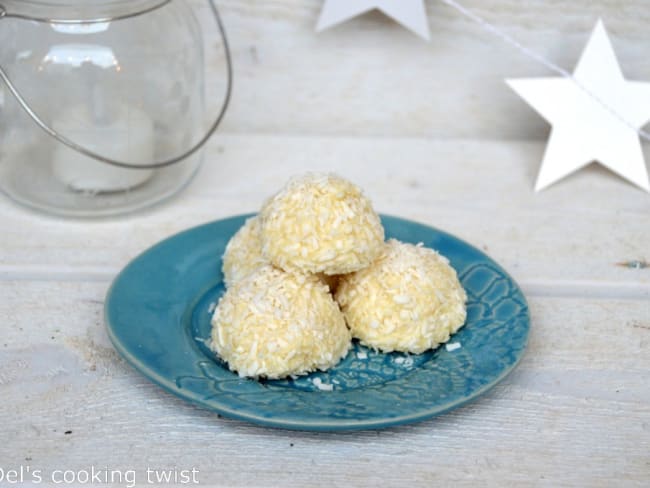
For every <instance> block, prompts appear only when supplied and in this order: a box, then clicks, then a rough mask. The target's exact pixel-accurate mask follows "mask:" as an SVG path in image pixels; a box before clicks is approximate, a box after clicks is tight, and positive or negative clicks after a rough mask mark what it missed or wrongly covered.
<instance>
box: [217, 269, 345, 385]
mask: <svg viewBox="0 0 650 488" xmlns="http://www.w3.org/2000/svg"><path fill="white" fill-rule="evenodd" d="M350 344H351V337H350V331H349V330H348V328H347V327H346V325H345V319H344V318H343V315H342V314H341V312H340V310H339V307H338V305H337V304H336V302H335V301H334V299H333V298H332V295H330V294H329V290H328V288H327V285H325V284H324V283H323V282H322V281H321V280H319V279H318V277H316V276H314V275H301V274H292V273H286V272H284V271H282V270H280V269H277V268H274V267H273V266H270V265H267V266H262V267H261V268H258V269H257V270H255V271H254V272H253V273H251V274H250V275H248V276H247V277H245V278H244V279H242V280H240V281H237V282H235V283H233V285H232V286H231V287H230V288H229V289H228V290H227V291H226V293H225V294H224V295H223V297H222V298H221V300H220V301H219V305H218V306H217V308H216V309H215V311H214V315H213V317H212V340H211V348H212V350H213V351H215V352H216V353H217V354H218V355H219V356H220V357H221V358H222V359H224V360H225V361H227V362H228V366H229V367H230V369H231V370H233V371H236V372H237V373H238V374H239V375H240V376H242V377H243V376H248V377H252V378H258V377H265V378H269V379H278V378H285V377H287V376H298V375H302V374H306V373H309V372H312V371H315V370H326V369H328V368H331V367H332V366H334V365H335V364H337V363H338V362H339V361H340V360H341V359H342V358H343V357H344V356H345V355H346V354H347V352H348V349H349V348H350Z"/></svg>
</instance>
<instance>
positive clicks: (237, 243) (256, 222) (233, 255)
mask: <svg viewBox="0 0 650 488" xmlns="http://www.w3.org/2000/svg"><path fill="white" fill-rule="evenodd" d="M261 231H262V226H261V221H260V219H259V218H258V217H257V216H255V217H251V218H249V219H248V220H246V223H245V224H244V225H243V226H242V227H241V228H240V229H239V230H238V231H237V233H236V234H235V235H234V236H232V238H231V239H230V241H228V245H227V246H226V251H225V252H224V254H223V266H222V271H223V281H224V283H225V284H226V286H231V285H232V284H233V283H235V282H236V281H239V280H241V279H243V278H245V277H246V276H248V275H249V274H251V273H252V272H253V271H255V270H256V269H257V268H259V267H260V266H263V265H265V264H269V261H268V260H267V259H265V258H264V256H262V233H261Z"/></svg>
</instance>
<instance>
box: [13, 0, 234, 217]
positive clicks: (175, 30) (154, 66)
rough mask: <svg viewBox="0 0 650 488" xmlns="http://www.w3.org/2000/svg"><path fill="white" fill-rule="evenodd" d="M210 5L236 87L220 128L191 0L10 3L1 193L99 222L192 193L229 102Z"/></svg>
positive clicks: (23, 0) (20, 0)
mask: <svg viewBox="0 0 650 488" xmlns="http://www.w3.org/2000/svg"><path fill="white" fill-rule="evenodd" d="M208 5H209V7H210V8H211V11H212V12H213V13H214V15H215V18H216V21H217V26H218V28H219V30H220V33H221V35H222V40H223V48H224V51H225V53H226V55H225V60H226V64H227V67H226V69H227V77H228V79H227V83H226V96H225V98H224V102H223V105H222V108H221V111H220V112H219V113H218V116H217V118H216V120H213V121H212V122H211V124H210V123H206V120H205V118H206V114H205V107H206V103H205V93H204V87H205V74H204V66H205V63H204V54H203V51H204V50H203V46H204V39H203V36H202V33H201V26H200V24H199V22H198V21H197V19H196V17H195V15H194V13H193V11H192V9H191V8H190V6H189V5H188V4H187V3H186V2H185V1H184V0H94V1H92V2H91V1H88V0H0V190H2V191H3V192H4V193H5V194H7V195H8V196H9V197H11V198H12V199H14V200H15V201H17V202H19V203H22V204H25V205H28V206H30V207H32V208H36V209H39V210H43V211H46V212H49V213H54V214H58V215H64V216H77V217H91V216H105V215H115V214H119V213H124V212H129V211H133V210H136V209H139V208H142V207H145V206H148V205H151V204H153V203H155V202H158V201H160V200H162V199H165V198H167V197H169V196H171V195H173V194H175V193H176V192H178V191H179V190H180V189H181V188H183V187H184V186H185V185H186V184H187V183H188V182H189V181H190V179H191V178H192V176H193V175H194V174H195V173H196V171H197V170H198V168H199V166H200V164H201V160H202V155H201V150H200V149H201V147H202V146H203V144H204V143H205V142H206V141H207V139H208V138H209V137H210V135H211V134H212V133H213V132H214V131H215V130H216V128H217V126H218V124H219V122H220V121H221V119H222V117H223V115H224V113H225V110H226V107H227V104H228V100H229V98H230V87H231V76H232V70H231V64H230V54H229V51H228V46H227V41H226V36H225V32H224V31H223V25H222V24H221V20H220V18H219V15H218V12H217V10H216V7H215V6H214V4H213V3H212V2H208ZM3 82H4V83H3ZM206 126H207V127H206Z"/></svg>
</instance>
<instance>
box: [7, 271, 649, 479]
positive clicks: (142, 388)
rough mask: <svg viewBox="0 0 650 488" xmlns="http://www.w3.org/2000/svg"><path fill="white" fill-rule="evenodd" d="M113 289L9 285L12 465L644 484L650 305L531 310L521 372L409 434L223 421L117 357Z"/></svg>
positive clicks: (597, 302)
mask: <svg viewBox="0 0 650 488" xmlns="http://www.w3.org/2000/svg"><path fill="white" fill-rule="evenodd" d="M106 288H107V284H106V283H97V282H91V283H87V282H52V281H50V282H37V281H19V282H10V281H3V282H0V296H2V297H3V298H4V299H3V300H2V301H0V316H1V317H4V319H5V321H6V323H7V324H8V326H7V327H5V328H4V334H3V337H2V340H0V351H2V354H0V397H1V398H2V403H3V405H5V406H6V405H11V408H6V407H3V408H0V425H2V426H3V436H2V437H3V440H5V442H2V443H0V460H1V461H2V464H3V465H4V466H16V465H21V464H22V465H25V464H30V465H31V466H33V467H38V468H39V469H42V470H43V471H44V472H46V473H47V472H51V471H52V470H54V469H61V468H65V469H73V470H80V469H87V468H89V467H90V466H91V465H94V466H97V467H106V466H108V467H109V468H111V469H120V470H127V469H135V470H138V473H139V474H138V476H139V477H143V476H144V474H143V473H144V471H145V470H146V468H147V467H152V468H156V467H157V468H162V467H169V466H176V467H178V468H186V469H191V468H192V467H197V468H198V469H199V470H200V476H199V480H200V481H201V483H202V486H208V485H210V484H215V485H219V486H242V487H244V486H296V487H311V486H339V485H342V484H345V485H353V486H369V487H370V486H376V485H377V484H378V483H381V484H382V486H398V485H402V484H404V483H409V482H414V483H415V484H416V485H417V486H430V483H436V484H442V485H445V484H448V483H450V482H452V481H454V482H465V484H472V483H481V484H485V485H492V486H504V485H505V484H508V483H511V484H519V485H530V484H532V483H539V484H541V485H546V486H560V485H561V486H571V485H572V486H614V485H615V486H643V484H644V483H645V482H647V475H648V472H649V469H650V467H649V464H648V463H649V462H650V460H649V458H648V454H647V453H648V452H650V451H649V450H650V435H648V434H649V433H650V407H649V405H650V391H649V390H648V387H647V375H648V372H649V370H650V357H649V356H648V354H647V348H648V346H649V345H650V321H649V320H650V309H649V308H648V302H647V301H641V300H623V301H621V300H609V299H579V298H534V299H532V300H531V313H532V320H533V328H532V331H531V337H530V345H529V349H528V351H527V354H526V356H525V358H524V360H523V362H522V363H521V365H520V366H519V368H518V369H517V370H516V371H515V372H514V373H513V374H512V375H511V376H509V377H508V378H507V379H506V380H505V381H504V382H503V383H501V384H500V385H499V386H497V387H496V388H495V389H494V390H493V391H492V392H490V393H488V394H487V395H485V396H484V397H482V398H480V399H479V400H477V401H475V402H473V403H471V404H470V405H468V406H466V407H463V408H461V409H458V410H455V411H453V412H451V413H449V414H446V415H443V416H441V417H439V418H437V419H434V420H431V421H426V422H423V423H420V424H416V425H412V426H405V427H400V428H393V429H388V430H385V431H369V432H357V433H345V434H310V433H299V432H287V431H281V430H270V429H264V428H259V427H254V426H250V425H247V424H245V423H242V422H237V421H231V420H226V419H221V418H218V417H217V416H216V415H214V414H212V413H209V412H207V411H204V410H201V409H198V408H195V407H193V406H190V405H189V404H187V403H185V402H183V401H181V400H179V399H176V398H175V397H173V396H171V395H169V394H167V393H165V392H163V391H162V390H161V389H159V388H158V387H156V386H153V385H152V384H150V383H149V382H148V381H147V380H145V379H144V378H142V377H141V376H140V375H138V374H137V373H135V372H134V371H133V370H132V369H131V368H130V367H129V366H128V365H126V364H125V362H124V361H123V360H122V359H120V358H119V357H118V356H117V354H116V353H115V351H114V350H113V349H112V347H111V345H110V342H109V340H108V338H107V336H106V333H105V330H104V327H103V323H102V301H103V297H104V293H105V291H106ZM16 412H20V415H16ZM66 431H72V433H71V434H65V432H66ZM7 440H9V442H6V441H7Z"/></svg>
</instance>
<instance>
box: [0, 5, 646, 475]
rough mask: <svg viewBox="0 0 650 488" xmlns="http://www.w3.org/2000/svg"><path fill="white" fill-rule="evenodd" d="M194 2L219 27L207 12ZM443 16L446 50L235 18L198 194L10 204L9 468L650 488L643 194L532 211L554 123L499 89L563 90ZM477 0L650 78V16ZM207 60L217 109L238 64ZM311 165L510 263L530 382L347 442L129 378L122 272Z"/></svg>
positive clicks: (579, 189)
mask: <svg viewBox="0 0 650 488" xmlns="http://www.w3.org/2000/svg"><path fill="white" fill-rule="evenodd" d="M191 2H192V3H193V4H194V6H195V7H196V8H197V9H198V10H197V11H198V13H199V18H200V20H201V22H202V23H203V24H204V25H206V27H209V17H208V15H206V12H207V11H206V10H201V9H205V7H206V5H207V2H205V1H203V0H191ZM426 3H427V9H428V14H429V22H430V25H431V33H432V39H431V42H429V43H426V42H423V41H421V40H420V39H418V38H417V37H415V36H413V35H412V34H410V33H409V32H407V31H406V30H405V29H403V28H401V27H399V26H397V25H395V24H394V23H393V22H391V21H390V20H388V19H386V18H385V17H384V16H382V15H381V14H378V13H371V14H369V15H365V16H363V17H360V18H358V19H354V20H352V21H350V22H348V23H346V24H344V25H342V26H339V27H336V28H335V29H332V30H331V31H328V32H324V33H322V34H318V35H317V34H315V33H314V31H313V28H314V25H315V23H316V19H317V17H318V12H319V9H320V6H321V5H322V1H321V0H318V1H316V0H311V1H309V2H304V1H302V0H273V1H269V2H256V1H252V0H244V1H240V0H223V1H218V4H219V5H220V7H221V11H222V14H223V17H224V20H225V22H226V27H227V29H228V32H229V36H230V41H231V43H232V49H233V56H234V64H235V75H236V84H235V91H234V98H233V103H232V106H231V109H230V111H229V113H228V115H227V118H226V120H225V124H224V126H223V128H222V129H223V130H221V131H220V132H219V133H218V134H217V136H216V137H215V138H214V139H213V140H212V141H211V143H210V145H209V147H208V149H207V151H206V163H205V165H204V167H203V169H202V170H201V172H200V174H199V176H198V177H197V178H196V179H195V180H194V181H193V182H192V184H191V185H190V186H189V188H187V189H186V191H184V192H183V193H182V194H181V195H179V196H178V197H177V198H175V199H173V200H171V201H170V202H168V203H165V204H163V205H161V206H158V207H155V208H152V209H150V210H147V211H144V212H140V213H137V214H134V215H131V216H127V217H123V218H119V219H101V220H93V221H90V220H88V221H84V220H61V219H55V218H51V217H46V216H42V215H40V214H36V213H32V212H30V211H28V210H25V209H23V208H21V207H18V206H16V205H14V204H13V203H11V202H10V201H8V200H6V199H5V198H0V323H1V324H2V326H1V329H0V331H1V333H0V425H2V428H0V441H1V442H0V468H4V469H8V468H11V467H18V466H20V465H27V464H29V465H31V466H33V467H36V468H40V469H43V470H45V471H51V470H54V469H77V470H78V469H88V468H90V466H96V467H100V468H101V467H109V468H112V469H121V470H126V469H136V470H138V476H139V479H140V480H142V476H143V471H144V470H145V469H146V468H147V467H150V468H154V469H156V468H169V467H178V468H184V469H191V468H193V467H196V468H198V469H199V471H200V475H199V480H200V481H201V485H202V486H210V485H214V486H236V487H240V486H241V487H244V486H246V487H256V486H263V487H267V486H268V487H271V486H296V487H311V486H340V485H346V486H369V487H370V486H377V485H380V484H381V485H382V486H402V485H406V484H409V485H414V486H432V485H442V486H445V485H450V484H455V485H459V486H463V485H464V486H477V485H481V486H483V485H486V486H499V487H500V486H530V485H538V486H553V487H555V486H581V487H582V486H590V487H591V486H596V487H598V486H602V487H609V486H647V480H648V479H650V457H649V455H648V452H650V388H649V387H648V381H647V378H648V375H649V373H650V356H648V354H647V350H648V347H649V346H650V267H647V266H646V263H647V262H648V261H650V197H649V196H648V194H646V193H643V192H642V191H640V190H637V189H635V188H633V187H632V186H630V185H629V184H627V183H625V182H623V181H622V180H620V179H618V178H617V177H615V176H613V175H612V174H610V173H608V172H607V171H605V170H603V169H601V168H598V167H590V168H587V169H585V170H583V171H580V172H579V173H577V174H575V175H573V176H571V177H569V178H568V179H566V180H565V181H563V182H560V183H559V184H557V185H555V186H553V187H551V188H549V189H548V190H547V191H544V192H542V193H540V194H535V193H534V192H533V191H532V186H533V182H534V179H535V175H536V172H537V169H538V167H539V163H540V161H541V157H542V154H543V151H544V139H545V137H546V134H547V131H548V128H547V126H546V124H545V123H544V122H543V120H541V119H540V118H539V117H538V116H536V115H535V114H534V113H533V112H532V111H531V110H530V109H529V108H528V107H527V106H526V105H525V103H523V102H522V101H521V100H519V99H518V98H517V97H516V96H515V95H514V94H513V93H512V92H510V91H509V90H508V89H507V87H506V86H505V85H504V83H503V78H505V77H517V76H542V75H544V76H546V75H549V74H550V73H549V72H548V70H547V69H546V68H542V67H540V66H538V65H536V64H535V63H533V62H531V61H530V60H528V59H526V58H525V57H522V56H521V55H519V54H517V53H516V52H515V51H513V49H512V48H511V47H510V46H508V45H506V44H503V43H501V42H500V41H499V40H497V39H495V38H494V37H492V36H490V35H488V34H485V33H484V32H482V31H481V30H480V29H479V28H478V27H477V26H476V25H475V24H472V23H471V22H469V21H467V20H466V19H464V18H462V17H461V16H460V15H458V14H457V13H456V12H455V11H453V10H452V9H450V8H449V7H447V6H445V5H444V4H443V3H441V2H434V1H427V2H426ZM462 3H463V4H466V5H467V6H469V7H470V8H472V9H475V10H476V11H477V12H478V13H479V14H480V15H482V16H483V17H485V18H486V19H487V20H488V21H490V22H492V23H494V24H495V25H496V26H497V27H499V28H500V29H503V30H504V31H505V32H507V33H508V34H509V35H512V36H513V37H515V38H516V39H517V40H519V41H521V42H522V43H523V44H525V45H527V46H529V47H531V48H532V49H534V50H535V51H538V52H540V53H542V54H543V55H545V56H547V57H549V59H551V60H553V61H554V62H557V63H558V64H560V65H561V66H562V67H564V68H567V69H571V68H572V67H573V65H574V64H575V62H576V60H577V58H578V56H579V53H580V52H581V51H582V49H583V47H584V45H585V43H586V41H587V38H588V36H589V33H590V31H591V29H592V28H593V26H594V24H595V22H596V20H597V18H598V17H602V18H603V20H604V21H605V24H606V26H607V28H608V30H609V32H610V35H611V37H612V41H613V43H614V47H615V49H616V51H617V54H618V56H619V58H620V61H621V65H622V67H623V72H624V73H625V75H626V76H627V77H629V78H631V79H638V80H646V81H650V58H648V56H647V51H648V49H647V48H648V46H650V36H649V35H648V31H647V24H648V20H650V10H648V8H647V5H646V2H645V0H626V1H625V2H619V1H615V0H601V1H599V2H592V1H589V0H576V1H574V2H571V3H570V4H569V3H566V2H559V1H548V2H533V1H525V2H522V1H519V0H496V1H494V2H490V3H489V5H488V4H486V3H485V2H482V1H481V0H464V1H463V2H462ZM210 36H211V37H210ZM208 47H209V48H213V47H215V48H218V39H217V38H216V36H215V35H213V34H210V35H209V37H208ZM213 53H214V50H213ZM207 62H208V71H209V75H210V78H211V79H210V82H209V88H211V89H213V90H214V92H215V93H221V92H222V90H223V82H224V80H223V76H222V75H223V55H222V54H218V53H216V54H210V55H209V56H208V58H207ZM1 97H2V94H1V93H0V99H1ZM211 103H212V104H213V105H214V104H216V99H213V100H212V102H211ZM0 104H1V102H0ZM646 153H647V154H646V155H647V156H650V152H649V151H648V148H646ZM307 170H327V171H335V172H337V173H340V174H341V175H343V176H345V177H348V178H350V179H352V180H353V181H355V182H356V183H358V184H359V185H361V186H362V187H363V188H364V189H365V190H366V193H367V194H368V195H369V196H370V197H371V198H372V199H373V201H374V202H375V207H376V208H377V209H378V210H379V211H380V212H383V213H388V214H393V215H397V216H402V217H405V218H410V219H414V220H418V221H421V222H424V223H426V224H429V225H433V226H437V227H439V228H441V229H444V230H447V231H449V232H451V233H453V234H455V235H458V236H459V237H461V238H463V239H465V240H467V241H468V242H470V243H472V244H474V245H475V246H477V247H479V248H481V249H484V250H485V251H486V252H487V253H488V254H490V255H491V256H492V257H494V258H495V259H496V260H497V261H499V262H500V263H501V264H503V266H504V267H505V268H506V269H507V270H508V271H509V272H510V273H511V274H512V275H513V276H514V277H515V278H516V279H517V280H518V281H519V282H520V283H521V284H522V285H523V288H524V290H525V292H526V294H527V296H528V297H529V300H530V304H531V313H532V321H533V328H532V331H531V340H530V346H529V349H528V351H527V354H526V357H525V358H524V360H523V362H522V364H521V365H520V367H519V368H518V369H517V370H516V371H515V372H514V373H513V374H512V375H511V376H510V377H509V378H508V379H506V380H505V381H504V382H503V383H501V384H500V385H498V386H497V387H496V388H495V389H494V390H492V391H491V392H490V393H488V394H487V395H486V396H484V397H483V398H481V399H479V400H478V401H476V402H474V403H472V404H470V405H468V406H466V407H464V408H461V409H458V410H455V411H453V412H451V413H449V414H446V415H443V416H441V417H439V418H437V419H435V420H431V421H427V422H423V423H420V424H416V425H412V426H405V427H401V428H394V429H388V430H385V431H377V432H373V431H371V432H359V433H350V434H307V433H296V432H286V431H280V430H269V429H263V428H258V427H254V426H251V425H247V424H245V423H241V422H236V421H230V420H226V419H221V418H218V417H217V416H216V415H214V414H212V413H209V412H206V411H204V410H201V409H198V408H195V407H193V406H190V405H188V404H187V403H185V402H183V401H181V400H179V399H176V398H175V397H173V396H171V395H169V394H167V393H165V392H163V391H162V390H160V389H159V388H157V387H155V386H153V385H151V384H150V383H149V382H148V381H147V380H146V379H144V378H142V377H141V376H139V375H138V374H137V373H135V372H134V371H133V370H132V369H131V368H130V367H128V365H127V364H126V363H125V362H124V361H123V360H122V359H121V358H120V357H119V356H118V355H117V353H116V352H115V351H114V349H113V348H112V346H111V345H110V342H109V341H108V338H107V336H106V333H105V330H104V326H103V319H102V306H103V298H104V295H105V292H106V290H107V288H108V286H109V283H110V280H111V279H112V278H113V276H114V275H115V274H116V273H117V272H118V271H119V270H120V269H121V268H122V267H123V266H124V265H125V264H126V263H127V262H128V261H129V260H130V259H132V258H133V257H134V256H135V255H137V254H139V253H140V252H142V251H143V250H144V249H146V248H147V247H148V246H150V245H152V244H154V243H156V242H158V241H159V240H161V239H163V238H165V237H168V236H169V235H171V234H173V233H175V232H177V231H180V230H183V229H186V228H188V227H191V226H193V225H197V224H200V223H204V222H208V221H211V220H214V219H218V218H222V217H227V216H230V215H234V214H239V213H245V212H252V211H255V210H256V209H257V208H258V207H259V205H260V204H261V202H262V201H263V200H264V198H266V197H267V196H269V195H270V194H272V193H273V192H274V191H276V190H277V189H278V188H279V187H280V186H281V185H282V184H283V183H284V182H285V181H286V179H287V178H288V177H289V176H291V175H294V174H297V173H301V172H304V171H307ZM68 431H70V432H71V433H69V434H66V432H68ZM1 485H2V482H0V486H1Z"/></svg>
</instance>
